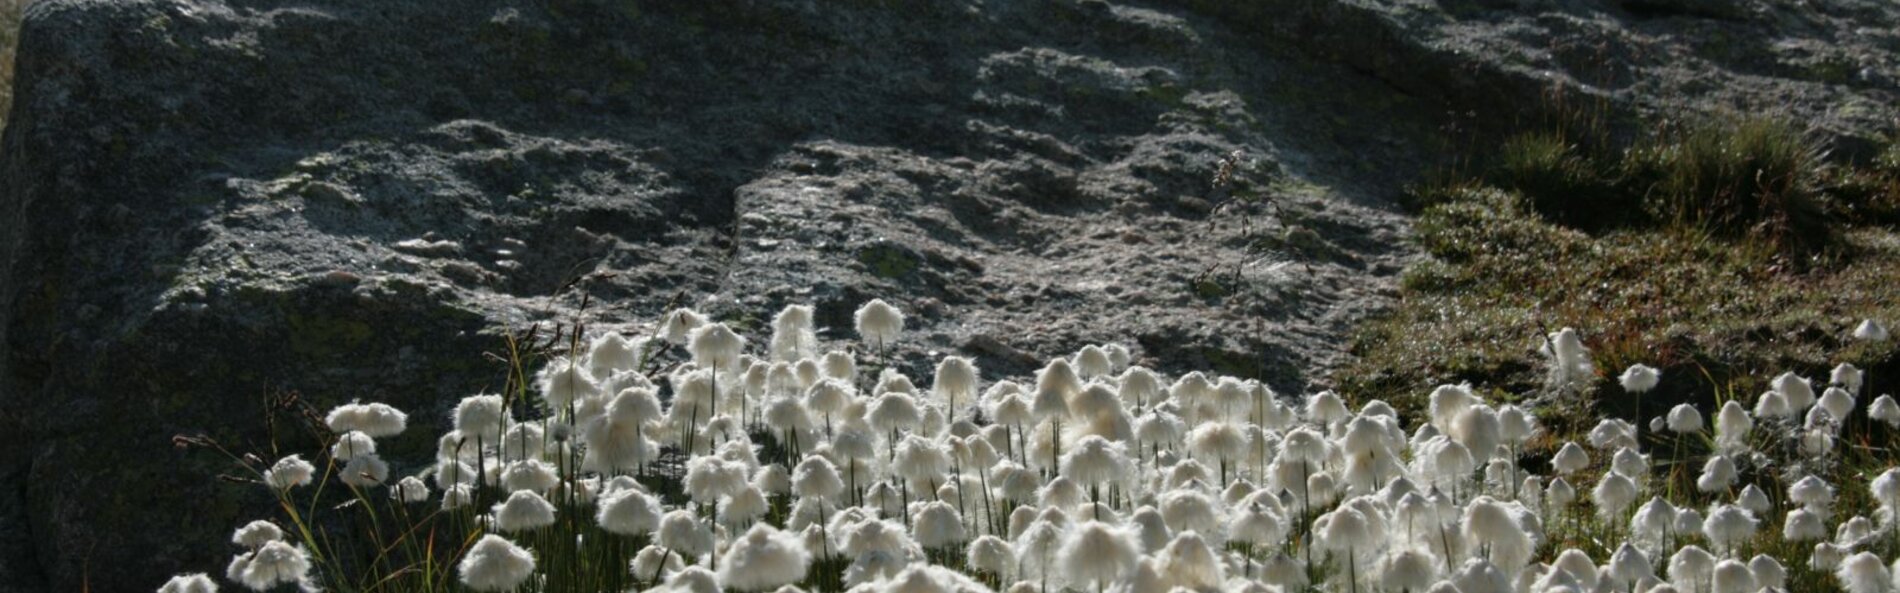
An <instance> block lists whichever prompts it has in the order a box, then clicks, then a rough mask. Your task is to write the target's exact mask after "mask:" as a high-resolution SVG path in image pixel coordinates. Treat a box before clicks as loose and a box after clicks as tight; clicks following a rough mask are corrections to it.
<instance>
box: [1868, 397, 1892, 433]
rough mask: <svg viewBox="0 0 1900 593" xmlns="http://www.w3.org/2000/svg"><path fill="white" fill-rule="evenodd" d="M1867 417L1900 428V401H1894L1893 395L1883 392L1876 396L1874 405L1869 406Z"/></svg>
mask: <svg viewBox="0 0 1900 593" xmlns="http://www.w3.org/2000/svg"><path fill="white" fill-rule="evenodd" d="M1867 417H1869V418H1873V419H1875V420H1879V421H1881V422H1885V423H1887V426H1891V427H1894V428H1900V403H1896V402H1894V400H1893V396H1891V395H1886V394H1882V395H1881V396H1880V397H1876V398H1874V403H1873V404H1872V405H1869V406H1867Z"/></svg>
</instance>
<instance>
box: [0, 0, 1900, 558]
mask: <svg viewBox="0 0 1900 593" xmlns="http://www.w3.org/2000/svg"><path fill="white" fill-rule="evenodd" d="M1492 4H1495V3H1492ZM1665 5H1666V3H1649V4H1645V5H1643V6H1649V7H1650V8H1642V7H1629V6H1599V5H1596V4H1587V5H1586V4H1583V3H1575V5H1572V4H1563V3H1559V4H1548V5H1547V4H1540V3H1524V4H1522V5H1510V6H1494V5H1487V4H1472V5H1468V6H1466V5H1460V6H1458V7H1455V9H1444V8H1439V7H1438V5H1437V4H1435V3H1418V4H1414V3H1386V2H1380V3H1373V2H1364V1H1358V0H1345V1H1330V0H1329V1H1321V0H1302V1H1288V2H1267V3H1216V2H1196V1H1181V2H1157V3H1120V2H1116V3H1111V2H1103V1H1101V0H1083V1H1073V2H1072V1H1066V0H1049V1H1028V0H1021V1H1017V0H1003V1H993V2H984V3H952V2H915V3H912V2H905V3H893V2H878V1H871V0H854V1H844V2H809V1H804V2H801V1H769V0H750V1H746V0H739V1H732V2H714V3H695V2H688V3H671V2H652V3H645V2H628V1H621V0H555V1H552V2H532V3H524V2H504V1H477V0H468V1H455V2H448V3H442V2H396V1H390V0H334V1H329V2H317V3H281V2H223V1H209V0H164V1H159V0H141V1H132V2H95V1H90V0H42V1H41V2H39V3H37V4H35V5H34V6H33V7H32V8H31V10H30V12H29V15H28V19H27V26H26V29H25V31H24V35H23V38H22V43H23V45H22V50H21V53H20V64H19V71H20V80H19V87H18V95H17V98H16V100H15V105H14V111H13V116H12V119H11V124H10V127H8V129H7V130H6V133H5V137H4V142H3V144H0V321H3V322H4V323H0V342H4V344H5V348H6V351H5V357H4V358H0V422H4V424H3V425H0V445H4V447H0V486H3V487H4V488H5V491H4V492H0V591H9V590H13V591H38V590H60V591H67V590H77V589H79V588H81V586H82V584H83V585H89V586H90V587H92V588H93V589H94V590H101V591H130V590H149V589H151V588H153V587H155V586H156V585H157V584H158V583H159V582H161V581H162V579H163V576H164V575H167V574H169V573H171V572H174V571H179V570H186V569H190V570H210V569H214V568H216V567H219V566H222V564H223V561H224V558H225V557H226V556H228V552H229V551H228V550H227V549H226V547H225V544H224V543H223V542H224V537H223V536H224V535H225V533H226V532H227V531H228V530H229V529H230V528H231V527H234V526H236V525H237V524H239V523H240V522H241V521H242V520H244V519H248V516H247V515H246V514H245V513H243V512H242V509H244V508H247V507H248V508H253V509H255V508H261V507H259V506H257V505H258V504H259V500H258V499H257V495H258V493H257V492H253V491H251V490H253V489H248V488H245V487H242V486H237V485H233V484H227V483H222V482H219V481H218V480H216V479H215V476H217V475H218V474H219V473H221V472H224V471H226V470H228V469H229V461H228V460H226V459H224V458H221V457H217V456H215V455H212V454H209V453H208V452H206V451H203V450H190V451H183V450H178V449H175V448H174V447H173V446H172V444H171V436H172V435H174V434H180V433H199V432H204V433H208V434H210V435H212V436H214V437H216V438H218V439H220V440H221V441H223V442H226V443H230V444H232V445H233V446H234V447H238V448H242V449H245V450H262V451H269V450H270V447H271V443H272V442H273V441H276V442H281V443H284V444H286V445H297V444H300V443H301V442H302V441H301V440H300V438H301V437H299V436H297V435H295V434H291V433H288V432H286V431H284V430H282V427H281V426H279V427H276V429H277V430H275V431H273V430H272V427H267V426H266V425H265V424H264V422H263V417H264V408H265V406H266V397H267V395H268V394H269V393H272V392H275V391H279V390H297V391H300V392H301V393H303V394H304V396H305V397H307V398H309V399H310V400H312V401H314V402H317V403H319V404H320V405H331V404H335V403H339V402H344V401H348V400H350V399H353V398H365V399H376V400H382V401H389V402H391V403H393V404H395V405H398V406H400V407H403V408H404V409H408V410H412V411H414V412H416V418H417V422H418V423H423V424H430V425H434V424H435V423H437V420H435V419H437V418H440V413H441V412H442V411H443V410H445V409H446V408H447V407H448V406H449V405H451V404H452V402H453V401H455V400H456V399H457V398H459V397H461V396H463V395H467V394H470V393H473V392H476V391H479V390H482V389H494V388H497V387H498V386H499V385H500V384H501V382H502V380H503V377H504V376H505V373H506V369H504V368H502V367H501V366H500V365H498V364H496V363H495V362H493V361H492V360H491V359H489V358H486V357H484V356H483V353H484V352H485V351H493V350H496V349H498V348H499V347H500V344H501V338H500V336H501V335H502V334H504V333H505V332H507V331H510V330H514V331H521V330H523V329H525V328H526V327H529V326H530V325H532V324H536V323H540V324H543V325H544V326H545V325H546V324H550V323H554V322H563V321H571V320H573V319H576V318H584V319H586V320H587V321H589V323H590V324H592V325H593V326H594V327H596V328H599V327H637V326H639V324H641V323H643V322H648V321H651V320H652V319H654V318H655V317H656V316H657V315H658V314H659V313H660V311H661V310H662V309H663V307H664V306H665V305H666V303H668V302H672V301H673V300H674V299H676V298H677V299H679V302H684V303H688V304H693V305H696V306H699V307H701V308H702V309H705V310H707V311H709V312H712V313H715V314H718V315H723V316H729V317H732V318H735V319H737V320H739V321H741V322H743V321H745V319H746V317H747V316H754V317H756V316H758V315H763V314H768V313H769V312H771V311H773V310H775V309H776V308H777V307H778V306H781V305H783V304H786V303H811V304H814V305H816V306H817V307H818V321H819V324H820V326H821V327H825V328H828V330H829V331H828V333H827V334H826V335H824V336H822V337H824V338H825V339H829V340H847V339H849V338H850V337H851V336H850V331H849V324H848V322H847V318H848V315H849V312H850V311H851V310H852V309H853V308H855V307H856V306H857V305H858V304H859V303H861V302H862V301H864V300H866V299H868V298H869V297H872V296H881V297H884V298H887V299H890V300H892V301H894V302H897V303H899V304H900V306H903V307H904V308H906V309H907V310H909V311H911V312H912V313H913V318H914V320H915V321H914V325H913V327H914V328H915V331H914V332H912V334H911V335H910V336H909V337H907V338H906V340H905V344H904V347H905V348H906V349H907V350H908V351H910V352H912V353H921V352H927V351H939V352H942V351H962V352H965V353H969V354H974V355H977V356H979V357H980V358H981V360H982V363H983V364H984V365H985V367H986V369H988V370H990V371H991V372H995V373H1019V372H1024V371H1026V370H1028V369H1030V368H1031V367H1032V366H1034V365H1036V364H1038V363H1039V361H1041V360H1045V359H1046V358H1047V357H1049V356H1053V355H1056V354H1059V353H1063V352H1067V351H1072V350H1073V349H1075V348H1077V347H1079V346H1081V345H1083V344H1088V343H1097V342H1103V341H1110V340H1114V341H1121V342H1123V343H1125V344H1128V345H1129V346H1131V347H1133V348H1135V350H1136V351H1137V353H1138V356H1139V357H1140V360H1141V361H1143V362H1144V363H1146V364H1150V365H1154V366H1157V367H1160V368H1163V369H1178V368H1187V367H1196V368H1200V367H1212V368H1217V369H1221V370H1223V371H1225V372H1229V373H1234V374H1242V375H1248V376H1256V377H1260V378H1263V379H1266V380H1268V381H1269V382H1271V383H1272V384H1273V385H1274V386H1275V387H1276V388H1278V389H1280V390H1281V391H1283V392H1287V393H1296V392H1299V391H1302V390H1306V389H1313V388H1317V387H1319V386H1322V385H1323V384H1324V383H1325V375H1324V371H1325V370H1326V369H1327V368H1329V367H1330V366H1331V365H1332V364H1334V363H1335V362H1336V361H1338V360H1339V357H1340V356H1342V355H1343V354H1342V346H1343V344H1344V341H1345V340H1346V338H1347V333H1348V331H1349V330H1350V328H1351V327H1352V324H1353V323H1354V322H1355V321H1356V320H1357V319H1359V318H1361V317H1363V316H1364V315H1366V314H1367V313H1369V312H1371V311H1374V310H1376V309H1377V308H1378V307H1379V306H1380V303H1381V302H1382V298H1383V297H1384V295H1387V294H1388V293H1389V289H1390V286H1391V284H1392V281H1393V279H1394V276H1395V274H1396V272H1397V271H1398V270H1399V269H1400V268H1401V267H1402V265H1403V263H1404V262H1405V260H1406V258H1407V257H1409V255H1408V254H1409V253H1410V252H1409V248H1408V247H1407V246H1406V245H1405V241H1404V237H1405V233H1406V231H1405V228H1404V220H1403V217H1402V216H1401V215H1400V214H1398V213H1397V212H1396V210H1395V208H1394V207H1393V206H1392V203H1393V201H1392V198H1393V197H1394V196H1395V195H1396V194H1397V192H1398V191H1399V188H1400V187H1401V185H1402V184H1403V183H1404V182H1406V181H1409V180H1412V179H1414V178H1415V177H1416V175H1417V173H1418V172H1419V171H1420V170H1421V169H1422V168H1424V167H1426V166H1427V165H1428V164H1430V163H1431V162H1433V161H1434V159H1435V158H1436V156H1437V155H1438V154H1440V153H1442V152H1443V151H1445V150H1447V148H1448V146H1449V143H1447V142H1445V141H1443V140H1441V139H1442V138H1445V137H1447V136H1446V135H1445V134H1443V133H1442V130H1444V129H1445V128H1446V127H1447V126H1453V127H1456V126H1465V127H1475V128H1486V129H1489V128H1497V127H1502V122H1508V121H1513V120H1525V119H1531V118H1536V117H1540V116H1541V115H1540V114H1542V113H1544V112H1545V111H1547V110H1548V109H1549V104H1548V103H1544V102H1541V101H1540V100H1539V99H1538V97H1539V96H1541V95H1542V94H1543V93H1544V92H1545V91H1546V89H1548V88H1550V85H1551V81H1553V80H1554V81H1556V83H1557V84H1559V85H1564V86H1565V87H1566V88H1574V89H1576V90H1577V91H1578V92H1579V93H1583V94H1585V95H1588V96H1593V97H1595V96H1601V97H1605V98H1607V99H1608V100H1609V101H1610V103H1611V105H1612V107H1611V109H1612V110H1613V111H1614V112H1616V113H1619V114H1621V113H1640V112H1642V111H1643V110H1645V109H1650V108H1651V106H1653V105H1660V104H1663V103H1667V102H1671V101H1687V102H1691V103H1694V104H1695V105H1701V106H1706V107H1710V108H1713V106H1716V105H1720V104H1725V103H1726V102H1730V101H1731V100H1733V101H1737V102H1739V101H1741V100H1743V99H1746V100H1749V101H1758V102H1774V101H1787V102H1790V103H1791V108H1793V109H1795V110H1796V112H1797V113H1802V114H1810V113H1815V114H1825V117H1824V118H1822V119H1821V121H1822V122H1823V124H1824V127H1827V129H1829V130H1830V131H1832V132H1836V133H1837V134H1836V135H1837V136H1839V137H1843V138H1863V137H1871V134H1872V132H1873V130H1875V127H1874V124H1875V122H1877V121H1879V120H1880V118H1881V117H1889V116H1890V115H1891V114H1890V111H1887V110H1888V109H1890V107H1887V106H1890V105H1892V104H1893V102H1892V100H1891V99H1892V98H1893V97H1892V92H1893V91H1892V84H1891V82H1890V81H1891V80H1893V75H1892V62H1891V60H1890V54H1889V53H1886V52H1890V51H1891V50H1892V41H1891V40H1890V39H1887V38H1884V37H1882V35H1883V33H1880V32H1867V31H1862V30H1859V29H1852V28H1851V27H1847V26H1846V25H1844V24H1842V23H1844V22H1846V19H1848V17H1844V16H1838V15H1819V14H1818V13H1816V14H1814V15H1809V14H1807V13H1798V11H1804V10H1813V9H1784V8H1774V9H1752V8H1751V9H1747V10H1743V11H1742V12H1741V13H1739V14H1740V16H1732V15H1728V14H1727V13H1724V14H1722V15H1716V16H1705V15H1700V14H1696V13H1695V12H1696V11H1679V10H1678V11H1673V12H1672V10H1671V9H1667V8H1655V7H1656V6H1665ZM1856 10H1862V11H1867V12H1869V13H1870V14H1871V15H1872V17H1878V18H1885V19H1891V15H1890V14H1889V13H1890V12H1892V9H1891V8H1881V7H1879V6H1874V5H1871V4H1870V5H1869V7H1864V8H1860V9H1856ZM1791 11H1795V12H1797V13H1798V14H1796V13H1791ZM1863 16H1864V15H1863ZM1854 18H1860V17H1858V16H1857V17H1854ZM1870 18H1871V17H1870ZM1787 19H1794V20H1793V21H1789V20H1787ZM1803 19H1805V20H1803ZM1788 22H1800V23H1804V24H1802V25H1801V26H1800V27H1798V28H1794V30H1793V31H1792V32H1790V33H1788V35H1790V37H1787V39H1791V40H1793V41H1791V42H1789V44H1787V47H1785V48H1784V47H1783V45H1780V44H1774V45H1771V46H1770V48H1769V55H1772V56H1777V57H1774V58H1773V59H1774V60H1780V61H1776V62H1774V63H1776V64H1783V65H1780V66H1774V67H1766V66H1763V67H1760V68H1757V67H1756V66H1757V65H1759V64H1760V60H1757V59H1756V58H1751V57H1748V56H1754V55H1755V54H1742V57H1736V58H1734V61H1726V62H1725V61H1721V60H1718V59H1717V58H1718V57H1719V56H1706V55H1703V54H1701V53H1696V52H1694V51H1690V50H1684V49H1679V48H1691V49H1693V48H1694V47H1702V46H1699V45H1696V44H1697V43H1701V40H1700V39H1699V38H1698V37H1697V35H1701V34H1702V33H1698V32H1699V31H1728V33H1724V34H1732V35H1740V34H1743V33H1747V32H1752V31H1759V30H1763V29H1768V30H1780V28H1783V27H1794V26H1793V25H1788V24H1787V23H1788ZM1878 22H1887V23H1889V25H1887V30H1889V31H1890V30H1892V27H1891V21H1890V20H1889V21H1878ZM1867 26H1868V27H1873V26H1876V25H1872V24H1869V25H1867ZM1849 29H1852V30H1849ZM1849 34H1851V35H1852V39H1853V41H1851V42H1842V41H1840V40H1839V38H1836V37H1830V36H1847V35H1849ZM1599 36H1601V37H1602V38H1603V39H1605V40H1613V41H1615V42H1616V43H1615V44H1613V45H1611V46H1608V47H1611V48H1612V49H1613V50H1614V52H1613V53H1614V55H1616V56H1621V57H1619V59H1621V60H1622V61H1620V62H1614V64H1622V66H1618V67H1619V68H1624V69H1625V70H1626V71H1621V72H1622V74H1620V75H1619V76H1620V77H1619V78H1616V79H1614V80H1612V81H1610V82H1607V83H1606V82H1596V79H1592V78H1587V77H1585V76H1584V73H1588V72H1590V67H1591V66H1590V65H1591V62H1589V61H1588V59H1587V56H1588V55H1593V54H1587V53H1585V54H1579V53H1578V52H1580V51H1582V50H1578V49H1575V48H1574V45H1575V43H1581V42H1582V41H1585V40H1589V39H1595V38H1597V37H1599ZM1748 39H1749V41H1750V42H1751V43H1766V42H1765V41H1763V40H1761V39H1759V38H1756V37H1750V38H1748ZM1883 39H1887V40H1883ZM1556 41H1562V42H1563V43H1561V44H1557V45H1551V44H1552V43H1554V42H1556ZM1547 46H1548V47H1547ZM1800 47H1807V48H1809V49H1807V50H1803V49H1799V48H1800ZM1535 48H1544V50H1539V51H1546V53H1538V52H1537V51H1533V49H1535ZM1836 48H1849V53H1850V54H1851V55H1852V56H1857V57H1858V58H1864V60H1863V61H1867V62H1869V63H1868V64H1867V65H1866V66H1865V67H1864V68H1860V69H1850V70H1848V72H1850V73H1851V76H1848V78H1847V79H1846V80H1841V81H1836V80H1834V77H1831V76H1820V77H1819V78H1815V77H1807V76H1806V75H1800V76H1797V75H1796V74H1800V72H1805V71H1801V70H1800V68H1799V67H1797V66H1794V65H1790V64H1798V63H1803V62H1800V60H1801V59H1803V58H1800V56H1801V55H1806V54H1803V53H1802V52H1804V51H1807V52H1810V53H1812V52H1821V51H1823V50H1825V51H1834V49H1836ZM1639 50H1640V51H1639ZM1652 50H1656V51H1652ZM1709 51H1713V50H1709ZM1855 52H1859V53H1855ZM1756 57H1759V56H1756ZM1762 59H1766V58H1762ZM1883 60H1884V61H1883ZM1784 62H1785V64H1784ZM1710 64H1714V65H1716V67H1714V68H1709V67H1706V66H1708V65H1710ZM1856 64H1858V62H1857V63H1856ZM1789 69H1792V70H1789ZM1861 70H1867V71H1868V72H1870V74H1868V75H1865V76H1863V75H1862V74H1861V73H1860V72H1861ZM1652 72H1656V73H1662V74H1661V75H1667V76H1669V77H1670V78H1669V79H1668V80H1666V81H1662V82H1657V81H1653V80H1651V78H1652V77H1651V76H1650V73H1652ZM1829 72H1832V70H1829ZM1669 73H1677V74H1669ZM1678 74H1679V75H1678ZM1883 77H1884V78H1883ZM1618 81H1620V82H1618ZM1586 82H1588V84H1586ZM1867 102H1879V105H1877V106H1871V107H1869V106H1866V103H1867ZM1480 110H1482V113H1481V114H1478V115H1475V116H1474V115H1469V114H1473V113H1477V112H1479V111H1480ZM1447 114H1451V115H1447ZM1474 122H1475V123H1474ZM1236 151H1238V152H1240V153H1241V154H1244V155H1245V159H1244V160H1245V162H1244V164H1243V166H1241V167H1240V171H1239V174H1240V175H1241V177H1242V178H1243V180H1244V181H1245V182H1246V183H1248V184H1251V185H1252V186H1253V187H1258V188H1262V190H1263V195H1266V196H1269V197H1271V199H1273V200H1274V201H1275V202H1276V204H1277V205H1278V208H1266V207H1259V206H1256V207H1251V208H1238V209H1225V208H1223V209H1220V210H1215V204H1216V203H1217V202H1218V201H1219V200H1220V199H1221V197H1222V195H1221V194H1220V193H1218V192H1215V191H1214V190H1213V188H1212V187H1211V183H1210V179H1211V178H1212V176H1213V174H1214V172H1215V170H1216V169H1217V168H1218V167H1219V161H1220V159H1222V158H1223V157H1226V156H1228V155H1231V154H1233V153H1235V152H1236ZM1210 271H1212V272H1213V273H1211V274H1208V273H1207V272H1210ZM583 297H585V298H586V299H588V301H589V302H591V303H592V304H591V305H590V306H589V307H588V308H587V309H586V310H585V311H584V312H583V311H581V310H580V303H581V302H582V299H583ZM917 370H918V371H920V372H921V369H917ZM418 438H421V437H418ZM390 447H391V448H392V449H403V448H404V447H407V448H408V449H409V450H414V451H427V450H429V449H428V446H427V444H425V443H394V444H391V445H390ZM415 469H417V468H414V467H398V471H399V472H402V471H414V470H415Z"/></svg>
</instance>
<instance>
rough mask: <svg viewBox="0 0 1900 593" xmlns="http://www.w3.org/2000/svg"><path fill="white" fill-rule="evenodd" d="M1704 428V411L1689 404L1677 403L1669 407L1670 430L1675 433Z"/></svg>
mask: <svg viewBox="0 0 1900 593" xmlns="http://www.w3.org/2000/svg"><path fill="white" fill-rule="evenodd" d="M1699 430H1702V412H1698V411H1696V409H1695V406H1692V405H1689V404H1676V407H1674V408H1670V409H1669V431H1670V432H1675V433H1687V432H1696V431H1699Z"/></svg>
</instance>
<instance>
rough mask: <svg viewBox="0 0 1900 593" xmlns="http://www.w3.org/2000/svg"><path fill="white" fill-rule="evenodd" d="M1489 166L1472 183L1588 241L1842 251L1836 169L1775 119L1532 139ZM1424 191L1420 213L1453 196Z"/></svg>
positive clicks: (1526, 137)
mask: <svg viewBox="0 0 1900 593" xmlns="http://www.w3.org/2000/svg"><path fill="white" fill-rule="evenodd" d="M1489 162H1490V165H1489V166H1488V167H1487V168H1486V170H1485V171H1484V173H1483V174H1482V175H1480V176H1478V177H1477V179H1476V180H1474V181H1467V182H1466V183H1478V184H1481V185H1484V186H1489V187H1495V188H1498V189H1502V190H1506V191H1509V192H1511V193H1515V194H1517V195H1519V196H1521V197H1523V198H1524V200H1525V201H1526V204H1527V206H1528V207H1529V210H1530V211H1531V212H1533V213H1535V214H1537V215H1538V216H1540V217H1542V218H1543V219H1545V220H1548V221H1550V222H1553V223H1557V224H1561V225H1564V226H1567V227H1570V228H1575V229H1579V230H1583V231H1586V232H1592V233H1596V232H1605V231H1610V230H1615V229H1625V228H1654V227H1659V226H1661V227H1671V228H1692V229H1696V230H1700V231H1704V232H1707V233H1710V234H1713V235H1717V236H1721V237H1725V238H1732V239H1748V240H1753V241H1760V242H1765V243H1768V244H1770V245H1773V246H1774V247H1775V248H1776V249H1777V250H1778V251H1781V252H1782V253H1785V254H1788V255H1790V256H1794V257H1800V256H1808V255H1812V254H1815V253H1820V252H1824V251H1827V250H1829V249H1833V248H1836V247H1838V246H1839V245H1838V241H1837V240H1836V239H1837V238H1838V237H1837V235H1836V234H1835V233H1834V232H1833V229H1832V227H1831V226H1830V225H1829V224H1828V223H1829V213H1828V210H1829V209H1830V198H1831V196H1830V194H1831V193H1836V192H1832V191H1830V190H1831V189H1832V187H1831V182H1832V181H1833V180H1832V179H1831V178H1830V177H1829V173H1830V172H1831V171H1833V169H1831V168H1829V167H1826V166H1824V165H1823V163H1822V161H1821V159H1820V152H1819V150H1818V149H1817V148H1816V147H1815V144H1814V142H1813V141H1812V139H1811V138H1809V137H1808V136H1807V135H1806V134H1804V133H1803V132H1802V131H1800V130H1799V129H1796V128H1795V127H1793V126H1792V125H1790V124H1788V123H1787V122H1784V121H1781V120H1777V119H1771V118H1761V117H1748V118H1734V119H1720V120H1709V121H1705V122H1702V123H1699V124H1695V125H1691V126H1687V127H1680V128H1665V129H1663V130H1661V131H1658V132H1656V133H1653V134H1651V135H1648V136H1645V137H1643V138H1641V139H1638V140H1637V141H1635V142H1632V143H1629V144H1628V145H1625V146H1617V145H1615V144H1613V143H1610V142H1607V141H1603V140H1600V139H1599V140H1590V139H1585V140H1579V139H1578V138H1575V137H1572V136H1566V135H1564V134H1558V133H1550V132H1532V133H1527V134H1523V135H1520V136H1517V137H1514V138H1511V139H1510V140H1508V141H1506V142H1505V143H1503V144H1502V145H1500V146H1499V149H1498V152H1497V153H1496V154H1495V155H1493V156H1492V157H1491V158H1490V159H1489ZM1854 181H1856V182H1859V183H1861V184H1863V185H1868V186H1874V187H1877V186H1878V185H1879V181H1880V180H1879V179H1878V178H1855V179H1854ZM1832 185H1839V184H1838V183H1832ZM1420 193H1421V195H1423V196H1424V197H1420V198H1415V199H1414V202H1415V204H1416V205H1417V206H1419V208H1420V209H1422V208H1424V207H1428V206H1432V205H1436V204H1439V203H1443V202H1445V201H1447V200H1448V199H1451V198H1453V197H1455V196H1452V195H1450V194H1447V193H1445V192H1444V191H1443V189H1442V188H1441V189H1439V190H1427V191H1424V192H1420ZM1862 193H1863V194H1864V193H1867V192H1865V191H1863V192H1862ZM1876 193H1877V192H1876Z"/></svg>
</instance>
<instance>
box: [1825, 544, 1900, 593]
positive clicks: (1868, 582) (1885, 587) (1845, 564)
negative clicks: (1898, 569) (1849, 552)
mask: <svg viewBox="0 0 1900 593" xmlns="http://www.w3.org/2000/svg"><path fill="white" fill-rule="evenodd" d="M1834 578H1836V579H1839V580H1840V583H1841V588H1843V589H1846V590H1847V591H1848V593H1892V592H1893V590H1894V577H1893V574H1892V573H1891V572H1889V571H1888V570H1887V565H1886V564H1885V563H1882V562H1881V561H1880V557H1879V556H1876V555H1874V553H1873V552H1861V553H1859V554H1855V555H1853V556H1848V557H1847V559H1845V560H1842V561H1841V564H1840V566H1839V567H1836V568H1835V569H1834Z"/></svg>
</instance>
